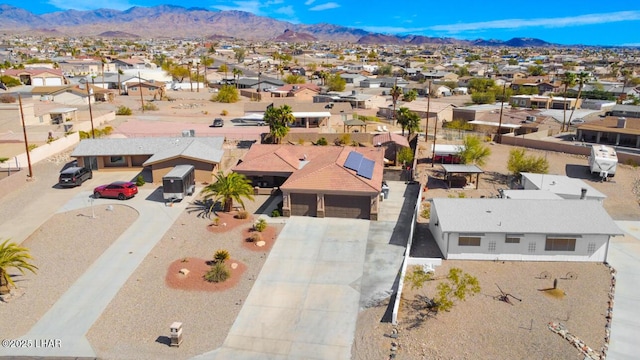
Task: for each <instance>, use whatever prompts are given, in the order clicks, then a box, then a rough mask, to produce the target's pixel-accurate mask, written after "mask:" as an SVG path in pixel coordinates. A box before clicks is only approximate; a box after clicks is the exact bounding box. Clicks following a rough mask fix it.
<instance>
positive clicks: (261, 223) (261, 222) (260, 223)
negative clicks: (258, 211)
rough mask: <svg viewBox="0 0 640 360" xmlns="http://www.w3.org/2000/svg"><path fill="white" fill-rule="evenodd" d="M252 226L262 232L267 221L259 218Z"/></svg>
mask: <svg viewBox="0 0 640 360" xmlns="http://www.w3.org/2000/svg"><path fill="white" fill-rule="evenodd" d="M253 228H254V229H255V230H256V231H257V232H263V231H264V229H266V228H267V221H266V220H265V219H259V220H258V221H257V222H256V223H255V224H254V225H253Z"/></svg>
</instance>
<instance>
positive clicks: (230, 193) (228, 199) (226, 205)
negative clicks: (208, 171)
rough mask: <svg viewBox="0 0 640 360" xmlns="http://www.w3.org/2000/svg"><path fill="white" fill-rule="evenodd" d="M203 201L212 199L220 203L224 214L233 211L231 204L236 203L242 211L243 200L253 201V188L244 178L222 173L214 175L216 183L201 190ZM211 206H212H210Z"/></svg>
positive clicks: (236, 174) (249, 181)
mask: <svg viewBox="0 0 640 360" xmlns="http://www.w3.org/2000/svg"><path fill="white" fill-rule="evenodd" d="M202 193H203V194H204V198H205V199H210V198H213V199H214V202H213V204H215V203H216V202H218V201H220V202H222V208H223V211H224V212H230V211H231V209H233V202H234V201H237V202H238V203H239V204H240V205H241V206H242V208H243V209H244V201H242V199H243V198H247V199H249V200H253V186H252V184H251V180H249V179H247V177H246V176H244V175H242V174H238V173H234V172H231V173H229V174H227V175H225V174H224V173H223V172H222V171H219V172H218V173H217V174H216V181H215V182H214V183H212V184H209V185H207V186H206V187H205V188H204V189H202ZM212 206H213V205H212Z"/></svg>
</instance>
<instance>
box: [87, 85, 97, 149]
mask: <svg viewBox="0 0 640 360" xmlns="http://www.w3.org/2000/svg"><path fill="white" fill-rule="evenodd" d="M86 85H87V102H88V104H89V120H90V121H91V138H92V139H95V138H96V131H95V130H94V129H93V112H92V111H91V90H89V87H90V86H89V83H87V84H86Z"/></svg>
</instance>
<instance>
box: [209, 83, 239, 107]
mask: <svg viewBox="0 0 640 360" xmlns="http://www.w3.org/2000/svg"><path fill="white" fill-rule="evenodd" d="M238 100H240V95H239V94H238V89H236V88H235V86H231V85H224V86H222V87H221V88H220V90H218V93H217V94H215V95H213V96H212V97H211V101H214V102H221V103H227V104H229V103H235V102H238Z"/></svg>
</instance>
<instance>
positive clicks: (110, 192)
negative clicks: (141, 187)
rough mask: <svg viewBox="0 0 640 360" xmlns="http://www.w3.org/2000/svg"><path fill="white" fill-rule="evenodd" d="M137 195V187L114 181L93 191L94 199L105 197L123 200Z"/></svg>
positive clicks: (128, 182) (130, 183)
mask: <svg viewBox="0 0 640 360" xmlns="http://www.w3.org/2000/svg"><path fill="white" fill-rule="evenodd" d="M137 193H138V187H137V186H136V184H134V183H132V182H130V181H116V182H112V183H111V184H108V185H101V186H98V187H97V188H95V189H93V197H94V198H95V199H97V198H101V197H105V198H114V199H118V200H124V199H129V198H132V197H134V196H135V194H137Z"/></svg>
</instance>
